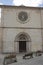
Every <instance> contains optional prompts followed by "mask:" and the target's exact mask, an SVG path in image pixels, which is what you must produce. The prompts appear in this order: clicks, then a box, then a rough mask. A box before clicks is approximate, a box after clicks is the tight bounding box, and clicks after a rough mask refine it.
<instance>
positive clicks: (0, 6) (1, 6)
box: [0, 5, 43, 9]
mask: <svg viewBox="0 0 43 65" xmlns="http://www.w3.org/2000/svg"><path fill="white" fill-rule="evenodd" d="M3 7H23V8H39V9H43V7H32V6H24V5H21V6H14V5H0V8H3Z"/></svg>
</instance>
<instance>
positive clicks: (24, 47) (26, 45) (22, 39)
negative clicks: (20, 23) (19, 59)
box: [15, 32, 31, 52]
mask: <svg viewBox="0 0 43 65" xmlns="http://www.w3.org/2000/svg"><path fill="white" fill-rule="evenodd" d="M15 41H16V44H17V50H18V51H19V52H28V51H30V48H31V38H30V36H29V35H28V34H27V33H25V32H21V33H19V34H17V36H16V38H15Z"/></svg>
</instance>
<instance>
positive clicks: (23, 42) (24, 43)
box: [19, 34, 27, 52]
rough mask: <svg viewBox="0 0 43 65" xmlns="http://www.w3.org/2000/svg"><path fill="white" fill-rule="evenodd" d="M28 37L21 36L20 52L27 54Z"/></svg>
mask: <svg viewBox="0 0 43 65" xmlns="http://www.w3.org/2000/svg"><path fill="white" fill-rule="evenodd" d="M26 42H27V40H26V36H25V35H24V34H21V35H20V37H19V52H26Z"/></svg>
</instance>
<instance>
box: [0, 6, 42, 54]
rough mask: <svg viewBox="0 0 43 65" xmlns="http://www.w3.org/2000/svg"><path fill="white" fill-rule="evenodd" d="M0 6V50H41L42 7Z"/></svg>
mask: <svg viewBox="0 0 43 65" xmlns="http://www.w3.org/2000/svg"><path fill="white" fill-rule="evenodd" d="M0 7H1V10H2V11H1V25H0V52H4V53H9V52H15V53H22V52H31V51H37V50H42V51H43V8H38V7H25V6H18V7H17V6H4V5H1V6H0Z"/></svg>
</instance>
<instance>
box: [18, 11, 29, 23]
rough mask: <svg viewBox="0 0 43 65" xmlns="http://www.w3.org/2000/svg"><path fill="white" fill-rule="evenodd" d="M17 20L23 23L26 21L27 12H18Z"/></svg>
mask: <svg viewBox="0 0 43 65" xmlns="http://www.w3.org/2000/svg"><path fill="white" fill-rule="evenodd" d="M18 18H19V20H20V21H22V22H25V21H26V20H27V19H28V15H27V12H24V11H22V12H20V13H19V14H18Z"/></svg>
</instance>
